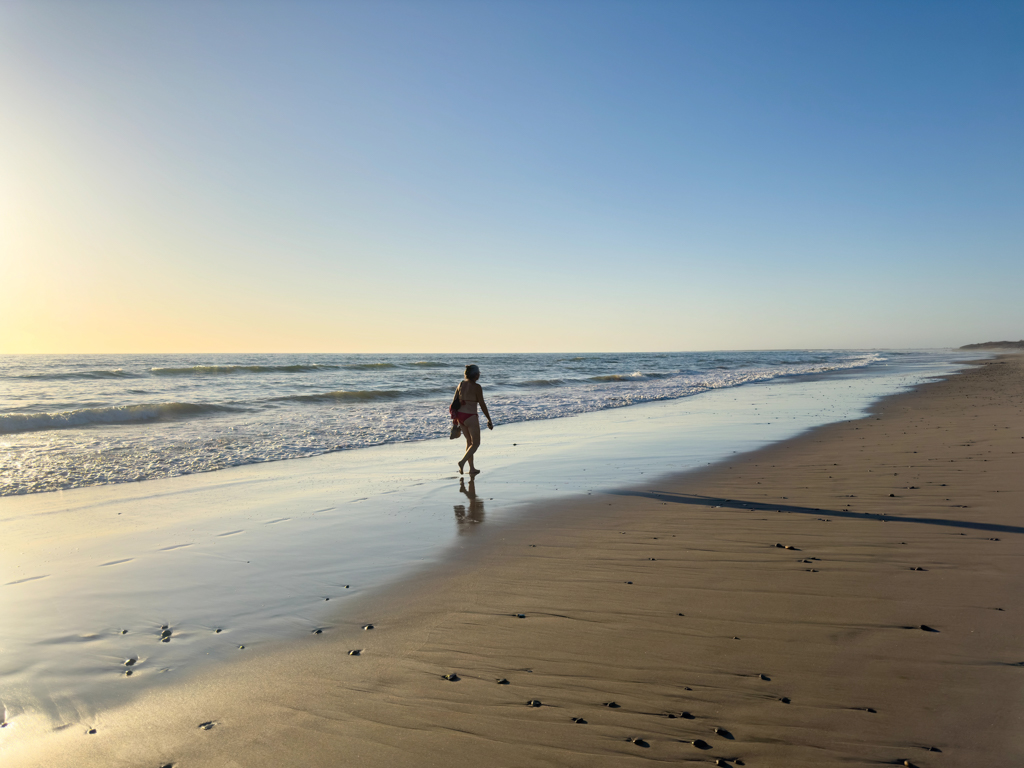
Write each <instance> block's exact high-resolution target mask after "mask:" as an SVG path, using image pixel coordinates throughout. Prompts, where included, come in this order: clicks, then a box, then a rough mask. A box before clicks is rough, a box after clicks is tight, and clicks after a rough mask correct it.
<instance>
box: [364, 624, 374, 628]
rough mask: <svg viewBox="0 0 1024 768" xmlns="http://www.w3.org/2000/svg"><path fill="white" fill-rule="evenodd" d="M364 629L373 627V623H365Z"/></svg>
mask: <svg viewBox="0 0 1024 768" xmlns="http://www.w3.org/2000/svg"><path fill="white" fill-rule="evenodd" d="M363 629H373V624H364V625H363Z"/></svg>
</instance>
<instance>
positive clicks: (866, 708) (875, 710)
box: [858, 707, 878, 715]
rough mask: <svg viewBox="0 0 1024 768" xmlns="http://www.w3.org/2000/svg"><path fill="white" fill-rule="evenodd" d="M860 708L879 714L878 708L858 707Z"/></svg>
mask: <svg viewBox="0 0 1024 768" xmlns="http://www.w3.org/2000/svg"><path fill="white" fill-rule="evenodd" d="M858 709H862V710H864V711H865V712H870V713H871V714H872V715H877V714H878V710H877V709H874V708H872V707H858Z"/></svg>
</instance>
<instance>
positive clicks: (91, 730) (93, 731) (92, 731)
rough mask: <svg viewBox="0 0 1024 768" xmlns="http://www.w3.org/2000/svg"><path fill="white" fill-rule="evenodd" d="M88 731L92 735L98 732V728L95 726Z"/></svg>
mask: <svg viewBox="0 0 1024 768" xmlns="http://www.w3.org/2000/svg"><path fill="white" fill-rule="evenodd" d="M86 733H87V734H89V735H90V736H92V735H93V734H94V733H96V729H95V728H90V729H89V730H88V731H86Z"/></svg>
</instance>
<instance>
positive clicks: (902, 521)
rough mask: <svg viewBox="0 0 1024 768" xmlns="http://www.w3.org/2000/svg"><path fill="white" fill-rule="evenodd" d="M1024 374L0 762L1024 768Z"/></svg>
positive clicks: (478, 576)
mask: <svg viewBox="0 0 1024 768" xmlns="http://www.w3.org/2000/svg"><path fill="white" fill-rule="evenodd" d="M1022 361H1024V358H1022V357H1021V356H1007V357H1004V358H1000V359H998V360H995V361H990V362H986V363H984V364H981V365H979V366H977V367H975V368H972V369H970V370H969V371H967V372H965V373H963V374H960V375H958V376H954V377H952V378H950V379H949V380H947V381H944V382H940V383H937V384H929V385H925V386H923V387H920V388H919V389H918V390H916V391H915V392H912V393H908V394H903V395H897V396H895V397H891V398H888V399H886V400H884V401H883V402H882V403H880V405H879V406H878V407H877V408H876V409H875V412H874V413H872V414H871V415H870V416H868V417H867V418H864V419H860V420H857V421H850V422H843V423H839V424H834V425H830V426H826V427H822V428H818V429H815V430H813V431H811V432H809V433H807V434H805V435H803V436H801V437H798V438H795V439H791V440H787V441H785V442H782V443H779V444H776V445H773V446H771V447H768V448H765V449H762V450H759V451H756V452H753V453H748V454H744V455H742V456H740V457H738V458H737V459H735V460H734V461H732V462H731V463H724V464H719V465H716V466H714V467H709V468H708V469H706V470H702V471H698V472H691V473H688V474H683V475H677V476H674V477H668V478H662V479H659V480H657V481H654V482H653V483H652V484H650V485H649V486H641V487H636V488H634V489H632V490H627V491H621V492H615V493H594V494H593V495H590V496H577V497H574V498H572V499H570V500H566V501H560V502H558V503H557V504H555V503H552V504H538V505H535V506H534V507H533V508H532V509H531V510H530V511H529V512H528V513H527V514H524V515H522V516H520V517H519V518H518V519H516V520H514V521H512V522H508V523H507V524H504V525H501V526H486V527H483V526H482V527H480V530H479V531H478V533H477V535H476V536H474V537H473V546H471V547H468V546H467V547H464V548H463V549H462V550H461V551H460V554H459V556H458V557H455V558H453V559H451V560H449V561H447V562H445V563H443V564H441V565H437V566H434V567H431V568H430V569H428V570H426V571H424V572H423V573H421V574H420V575H419V576H418V577H417V578H416V579H415V580H414V581H412V582H406V583H403V584H401V585H399V586H396V587H394V588H391V589H389V590H387V591H385V592H377V593H373V594H367V595H365V596H363V597H360V598H358V599H357V600H355V601H351V602H349V603H348V604H347V605H346V607H345V608H344V611H343V612H342V613H341V614H339V616H338V620H337V622H336V623H332V624H331V625H330V626H329V627H328V628H326V629H325V630H324V631H322V632H320V633H319V634H317V633H315V632H310V633H309V636H308V639H307V640H306V641H303V642H297V643H287V644H280V645H277V646H270V645H268V646H265V647H262V648H260V649H254V652H253V653H252V654H251V655H248V656H247V657H246V658H240V659H239V661H236V662H232V663H229V664H224V665H220V666H217V667H215V668H213V667H209V668H207V669H205V670H203V671H202V673H201V674H198V675H196V676H195V677H193V678H191V679H189V680H187V681H184V682H180V683H175V684H173V685H168V686H165V687H162V688H157V689H153V690H151V691H148V692H146V693H145V694H143V695H141V696H140V697H138V698H137V699H135V700H134V701H132V702H130V703H128V704H126V705H123V706H120V707H116V708H113V709H110V710H107V711H104V712H101V713H98V714H96V715H95V716H93V717H91V718H89V719H88V721H87V722H83V721H82V720H79V721H76V722H75V724H74V725H71V726H69V727H67V728H64V729H62V730H58V731H56V732H53V733H50V734H48V735H45V736H42V735H41V736H39V737H38V738H33V739H31V740H17V741H15V740H9V741H8V743H7V744H6V746H3V747H0V749H2V750H3V751H2V752H0V757H2V758H3V764H4V765H5V766H36V765H48V766H65V765H67V766H71V765H74V766H92V765H96V766H100V765H103V766H109V765H139V766H143V765H152V766H165V765H169V764H170V765H175V766H179V768H184V767H185V766H233V765H238V766H281V765H303V766H335V765H349V764H360V765H369V766H405V765H409V766H413V765H415V766H433V765H437V766H442V765H443V766H463V765H464V766H479V765H493V766H534V765H536V766H540V765H568V766H621V765H630V764H634V763H636V764H639V763H640V762H641V761H647V760H655V761H662V762H696V763H705V764H715V763H716V761H723V762H722V763H721V764H728V765H752V766H754V765H762V766H780V765H786V766H812V765H813V766H822V765H844V766H845V765H865V766H866V765H880V764H881V765H884V764H890V765H893V764H896V765H900V764H904V761H908V763H909V764H911V765H918V766H922V768H926V767H928V766H978V765H986V766H1016V765H1020V764H1021V763H1022V758H1024V737H1022V736H1021V729H1020V721H1021V719H1022V714H1024V698H1022V694H1024V647H1022V646H1021V643H1020V638H1021V637H1022V636H1024V589H1022V587H1024V568H1022V560H1021V556H1022V555H1024V536H1022V534H1024V519H1022V517H1024V515H1022V513H1024V471H1022V469H1024V467H1022V463H1024V364H1022ZM465 514H466V519H467V520H471V519H472V516H473V514H474V502H473V500H472V499H468V498H467V499H466V510H465ZM371 625H372V628H364V627H369V626H371ZM352 651H359V653H358V654H354V655H353V654H351V652H352ZM445 676H449V677H450V678H451V679H445ZM499 681H507V682H499ZM531 702H532V704H531ZM613 704H614V706H613ZM71 719H72V718H69V720H71ZM12 727H13V726H12ZM89 730H95V733H89V732H88V731H89ZM2 743H3V742H0V744H2Z"/></svg>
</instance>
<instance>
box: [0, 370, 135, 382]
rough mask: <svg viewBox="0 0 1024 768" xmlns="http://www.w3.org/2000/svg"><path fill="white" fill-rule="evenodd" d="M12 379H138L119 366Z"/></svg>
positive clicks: (25, 374) (27, 375)
mask: <svg viewBox="0 0 1024 768" xmlns="http://www.w3.org/2000/svg"><path fill="white" fill-rule="evenodd" d="M10 378H12V379H39V380H43V381H65V380H68V379H138V378H140V376H139V374H137V373H128V372H127V371H124V370H122V369H120V368H114V369H113V370H100V371H65V372H63V373H22V374H18V375H14V376H11V377H10Z"/></svg>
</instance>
